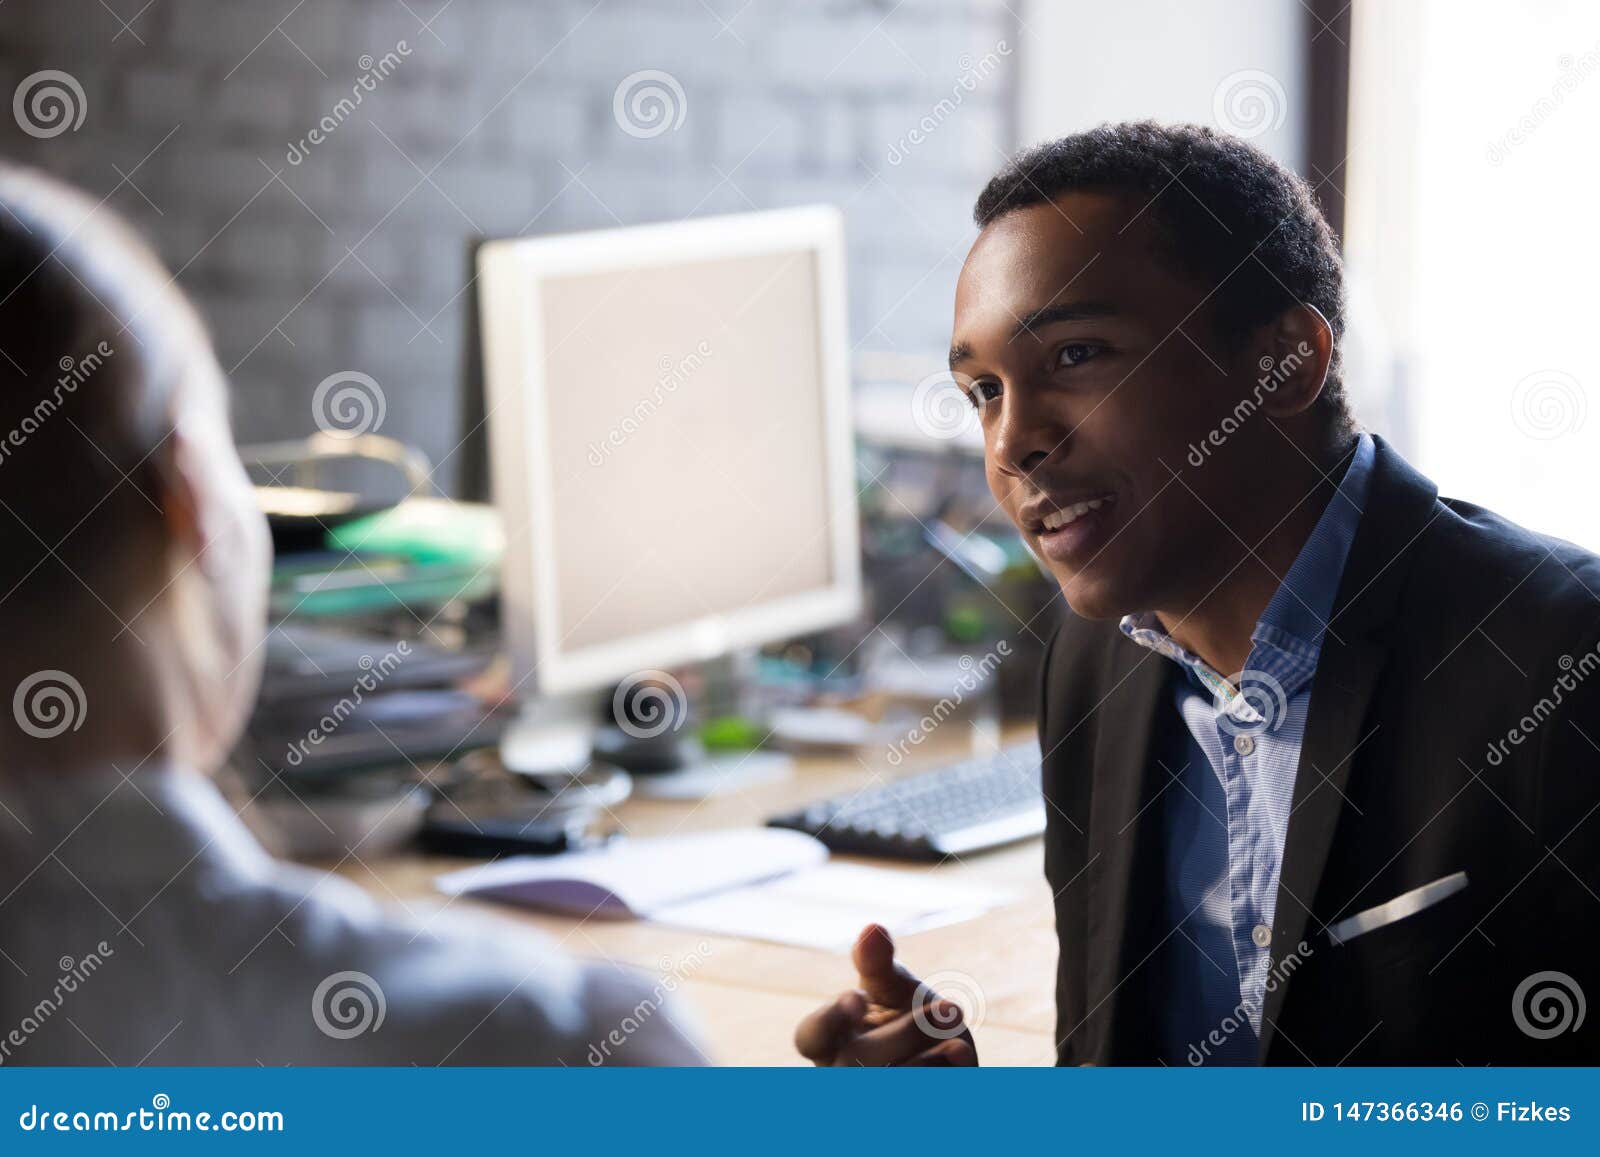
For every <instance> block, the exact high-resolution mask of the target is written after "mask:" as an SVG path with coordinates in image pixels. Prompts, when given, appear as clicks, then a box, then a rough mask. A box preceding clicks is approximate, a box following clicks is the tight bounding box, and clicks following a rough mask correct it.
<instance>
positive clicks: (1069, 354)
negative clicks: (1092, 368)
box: [1056, 341, 1100, 368]
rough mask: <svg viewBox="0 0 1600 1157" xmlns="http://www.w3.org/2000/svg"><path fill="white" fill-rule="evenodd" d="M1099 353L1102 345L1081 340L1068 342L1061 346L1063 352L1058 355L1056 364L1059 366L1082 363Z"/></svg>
mask: <svg viewBox="0 0 1600 1157" xmlns="http://www.w3.org/2000/svg"><path fill="white" fill-rule="evenodd" d="M1099 353H1100V347H1099V346H1097V345H1090V344H1089V343H1088V342H1081V341H1075V342H1068V343H1067V344H1066V345H1064V346H1062V347H1061V352H1060V353H1059V354H1057V355H1056V366H1057V367H1058V368H1059V367H1062V366H1076V365H1082V364H1083V363H1084V362H1086V361H1088V360H1089V359H1090V358H1093V357H1095V356H1097V355H1098V354H1099Z"/></svg>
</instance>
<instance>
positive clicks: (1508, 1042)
mask: <svg viewBox="0 0 1600 1157" xmlns="http://www.w3.org/2000/svg"><path fill="white" fill-rule="evenodd" d="M1330 627H1331V629H1330V630H1329V632H1328V634H1327V637H1326V639H1325V640H1324V642H1323V645H1322V654H1321V662H1320V664H1319V666H1318V668H1317V673H1316V677H1315V680H1314V682H1313V684H1312V691H1311V701H1310V708H1309V714H1308V718H1307V722H1306V731H1305V742H1304V746H1303V748H1302V751H1301V755H1300V764H1299V771H1298V774H1297V776H1296V779H1295V785H1294V802H1293V811H1292V814H1291V817H1290V820H1289V827H1288V833H1287V836H1286V838H1285V844H1284V854H1283V874H1282V880H1281V884H1280V887H1279V890H1278V901H1277V911H1276V916H1275V918H1274V925H1273V939H1272V962H1273V963H1272V972H1271V974H1270V975H1271V976H1272V977H1273V978H1274V982H1269V984H1268V993H1267V996H1266V1001H1265V1007H1264V1010H1263V1027H1262V1033H1261V1052H1260V1055H1261V1059H1262V1060H1263V1062H1265V1063H1268V1064H1308V1063H1315V1064H1319V1065H1324V1064H1337V1063H1340V1062H1343V1063H1347V1064H1391V1063H1393V1064H1423V1063H1426V1064H1445V1065H1449V1064H1455V1063H1456V1062H1458V1061H1459V1062H1462V1063H1464V1064H1469V1065H1472V1064H1484V1063H1490V1062H1492V1063H1494V1064H1497V1065H1504V1064H1514V1063H1515V1064H1549V1063H1571V1062H1576V1061H1582V1062H1585V1063H1590V1064H1593V1063H1596V1062H1600V1009H1597V1010H1588V1009H1587V1002H1588V1001H1589V1000H1600V956H1597V942H1600V651H1597V650H1596V647H1597V645H1600V559H1597V558H1596V557H1595V556H1594V555H1591V554H1589V553H1587V552H1585V551H1583V550H1580V549H1578V548H1577V547H1575V546H1572V545H1571V544H1569V543H1565V542H1560V541H1557V540H1554V539H1549V538H1543V537H1540V536H1538V535H1535V534H1533V533H1531V532H1529V531H1527V530H1524V529H1522V528H1521V527H1518V526H1516V525H1513V524H1512V523H1510V522H1507V521H1506V520H1505V519H1503V518H1500V517H1498V516H1496V515H1494V514H1491V513H1490V512H1488V511H1486V510H1482V509H1480V508H1478V507H1475V506H1471V505H1469V504H1467V503H1464V502H1457V501H1455V500H1453V499H1441V498H1439V496H1438V490H1437V488H1436V487H1435V486H1434V485H1433V484H1432V483H1430V482H1429V481H1428V480H1427V479H1426V478H1424V477H1422V476H1421V475H1420V474H1418V473H1417V472H1416V471H1415V470H1413V469H1412V468H1411V467H1410V466H1409V465H1408V464H1407V463H1406V462H1405V461H1404V460H1403V459H1401V457H1400V456H1399V455H1398V454H1396V453H1395V451H1394V450H1393V449H1392V448H1391V447H1389V446H1388V445H1386V444H1384V442H1383V441H1382V440H1381V439H1380V440H1378V442H1377V458H1376V462H1375V465H1374V472H1373V477H1372V481H1371V491H1370V497H1369V500H1368V504H1367V510H1366V513H1365V516H1364V517H1363V519H1362V522H1361V525H1360V528H1359V530H1358V532H1357V535H1356V539H1355V542H1354V544H1353V546H1352V547H1351V551H1350V555H1349V559H1348V562H1347V564H1346V566H1345V571H1344V575H1343V578H1342V580H1341V582H1340V586H1339V594H1338V598H1337V601H1336V603H1335V609H1334V613H1333V617H1332V619H1331V624H1330ZM1175 671H1176V668H1175V666H1174V665H1173V664H1172V663H1171V662H1170V661H1169V660H1167V659H1164V658H1163V657H1161V656H1160V655H1157V654H1154V653H1152V652H1150V651H1147V650H1145V649H1144V648H1142V647H1139V646H1137V645H1135V644H1134V643H1132V642H1131V641H1129V640H1128V639H1126V638H1124V637H1123V636H1122V634H1121V633H1120V631H1119V630H1118V629H1117V625H1116V624H1115V623H1113V622H1090V621H1087V620H1084V619H1080V618H1077V617H1076V616H1072V615H1068V616H1067V618H1066V621H1065V622H1063V623H1062V625H1061V626H1060V628H1059V629H1058V631H1057V633H1056V634H1055V636H1054V638H1053V639H1052V641H1051V643H1050V645H1049V647H1048V648H1047V649H1046V652H1045V658H1044V670H1043V698H1042V703H1041V711H1040V738H1041V742H1042V744H1043V749H1044V752H1045V757H1044V787H1045V796H1046V801H1047V809H1046V810H1047V812H1048V815H1049V823H1048V830H1047V832H1046V836H1045V871H1046V875H1047V876H1048V878H1049V881H1050V885H1051V889H1052V891H1053V892H1054V893H1055V914H1056V928H1057V933H1058V936H1059V939H1060V946H1061V957H1060V968H1059V973H1058V977H1057V985H1056V1003H1057V1018H1058V1021H1057V1030H1056V1039H1057V1041H1058V1042H1059V1043H1058V1055H1059V1060H1060V1061H1061V1063H1063V1064H1079V1063H1083V1062H1094V1063H1097V1064H1118V1063H1121V1064H1153V1063H1156V1061H1157V1060H1158V1056H1159V1053H1160V1052H1161V1042H1160V1040H1159V1037H1158V1033H1159V1031H1160V1027H1159V1026H1160V1017H1159V1012H1160V1009H1161V1006H1162V1001H1163V1000H1164V998H1165V989H1164V985H1163V982H1162V975H1163V969H1164V967H1165V963H1166V962H1165V957H1166V951H1165V950H1166V948H1167V946H1168V945H1169V944H1170V943H1171V940H1172V936H1173V930H1172V927H1171V921H1169V919H1168V917H1167V913H1166V911H1165V910H1164V902H1163V871H1164V853H1165V850H1164V848H1163V838H1162V800H1163V798H1164V796H1165V791H1166V788H1167V787H1168V785H1169V782H1170V780H1169V777H1168V776H1167V774H1166V773H1165V772H1164V771H1163V770H1161V769H1160V768H1159V767H1157V766H1156V760H1157V759H1158V758H1161V757H1162V754H1163V749H1164V748H1165V746H1166V745H1167V744H1175V743H1177V742H1178V741H1179V740H1181V732H1178V731H1177V730H1176V729H1178V728H1181V727H1182V726H1183V724H1182V721H1181V720H1180V719H1179V717H1178V714H1177V712H1176V710H1175V708H1174V707H1173V706H1172V698H1171V695H1170V694H1169V683H1168V679H1169V678H1170V677H1172V676H1173V675H1174V673H1175ZM1513 734H1514V735H1515V736H1516V738H1515V740H1513V739H1512V738H1511V736H1512V735H1513ZM1167 766H1169V767H1174V768H1175V767H1176V766H1177V765H1176V764H1173V763H1172V762H1171V761H1170V760H1168V761H1167ZM1173 790H1182V789H1179V788H1174V789H1173ZM1461 871H1464V872H1466V873H1467V881H1468V883H1467V887H1466V888H1465V889H1464V890H1462V891H1460V892H1457V893H1456V894H1455V895H1453V896H1451V897H1450V898H1448V899H1446V900H1444V901H1443V902H1441V903H1438V904H1436V905H1434V906H1432V907H1428V908H1426V909H1424V910H1423V911H1421V912H1418V913H1417V914H1415V915H1412V916H1410V917H1409V918H1406V919H1402V920H1399V921H1397V922H1394V923H1390V924H1387V925H1385V926H1383V927H1379V928H1377V929H1375V930H1373V931H1371V932H1368V933H1366V934H1365V935H1362V936H1358V937H1355V938H1353V939H1350V940H1348V941H1347V942H1345V943H1344V944H1343V945H1335V944H1334V943H1332V942H1331V941H1330V938H1329V936H1328V935H1327V929H1328V927H1329V925H1333V924H1337V923H1338V922H1339V921H1340V920H1342V919H1345V918H1347V917H1349V916H1351V915H1353V914H1355V913H1358V912H1361V911H1363V910H1365V909H1368V908H1371V907H1374V906H1376V905H1379V904H1382V903H1384V902H1385V901H1387V900H1390V899H1392V898H1394V897H1396V896H1398V895H1400V894H1402V893H1405V892H1408V891H1411V890H1412V889H1415V888H1417V887H1419V886H1421V885H1424V884H1427V883H1430V882H1432V881H1435V880H1438V879H1440V878H1442V877H1446V876H1449V875H1451V874H1453V873H1456V872H1461ZM1546 972H1555V973H1561V974H1564V977H1562V978H1555V977H1538V975H1537V974H1540V973H1546ZM1530 977H1533V978H1535V979H1533V980H1531V981H1530V980H1529V978H1530ZM1519 989H1521V993H1520V1002H1521V1007H1519V1008H1514V1007H1513V1000H1514V998H1516V997H1518V996H1519ZM1557 989H1559V990H1561V991H1563V992H1564V993H1565V994H1566V995H1565V1000H1566V1004H1565V1005H1563V1004H1562V997H1561V996H1559V995H1557V993H1556V990H1557ZM1580 1004H1581V1005H1582V1006H1583V1012H1584V1018H1583V1021H1582V1024H1581V1026H1575V1025H1574V1022H1576V1020H1577V1016H1578V1012H1579V1005H1580ZM1567 1010H1570V1012H1568V1011H1567ZM1563 1019H1565V1021H1566V1022H1567V1025H1568V1027H1567V1030H1566V1031H1561V1032H1558V1033H1556V1034H1555V1035H1545V1034H1547V1033H1548V1032H1549V1030H1550V1029H1552V1028H1554V1027H1556V1026H1557V1025H1559V1024H1560V1023H1561V1022H1562V1020H1563ZM1524 1026H1525V1027H1524ZM1528 1030H1531V1032H1530V1031H1528Z"/></svg>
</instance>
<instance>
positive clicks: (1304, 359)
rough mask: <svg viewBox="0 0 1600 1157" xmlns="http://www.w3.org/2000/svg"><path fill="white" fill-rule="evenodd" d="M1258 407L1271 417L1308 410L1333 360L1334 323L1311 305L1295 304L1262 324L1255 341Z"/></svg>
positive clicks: (1318, 393)
mask: <svg viewBox="0 0 1600 1157" xmlns="http://www.w3.org/2000/svg"><path fill="white" fill-rule="evenodd" d="M1255 349H1256V351H1257V352H1256V358H1257V363H1256V364H1257V367H1258V369H1259V370H1260V377H1259V378H1258V379H1257V381H1258V382H1259V383H1260V385H1261V399H1262V400H1261V408H1262V410H1264V411H1265V412H1266V413H1267V414H1268V415H1269V416H1271V417H1274V418H1289V417H1293V416H1294V415H1296V414H1303V413H1304V412H1305V411H1307V410H1309V409H1310V408H1311V407H1312V405H1313V404H1314V403H1315V402H1316V400H1317V399H1318V398H1319V397H1321V396H1322V387H1323V385H1324V384H1325V383H1326V382H1327V380H1328V367H1329V365H1331V364H1332V362H1333V327H1332V326H1331V325H1329V324H1328V319H1327V318H1325V317H1323V316H1322V311H1321V310H1320V309H1318V308H1317V307H1316V306H1314V305H1296V306H1291V307H1290V308H1288V309H1286V310H1284V311H1283V313H1282V314H1280V315H1279V316H1278V319H1277V320H1276V321H1275V322H1272V323H1270V324H1269V325H1266V326H1263V327H1262V328H1261V331H1260V334H1259V341H1258V342H1257V343H1256V345H1255Z"/></svg>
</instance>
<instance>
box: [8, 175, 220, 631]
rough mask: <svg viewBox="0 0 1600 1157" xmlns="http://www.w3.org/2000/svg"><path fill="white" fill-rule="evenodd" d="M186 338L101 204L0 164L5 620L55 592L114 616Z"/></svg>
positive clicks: (159, 279)
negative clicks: (117, 583) (114, 588)
mask: <svg viewBox="0 0 1600 1157" xmlns="http://www.w3.org/2000/svg"><path fill="white" fill-rule="evenodd" d="M197 340H200V341H203V338H201V337H200V331H199V328H198V325H197V323H196V322H195V321H194V319H193V315H192V313H190V312H189V311H188V309H187V307H186V306H185V305H184V304H183V302H182V299H181V297H180V296H179V295H178V294H177V293H176V291H175V290H173V289H172V288H171V287H170V285H168V283H167V278H166V277H165V275H164V274H163V272H162V270H161V267H160V265H159V263H158V262H157V261H156V260H155V258H154V257H153V255H151V253H150V252H149V250H148V249H146V248H145V247H144V245H143V244H141V243H140V242H139V241H138V240H137V239H136V238H135V237H134V236H133V235H132V234H131V233H130V232H128V231H127V230H126V228H124V227H123V226H122V225H121V224H120V223H119V222H118V221H117V220H116V218H115V216H114V215H113V214H111V213H110V212H109V211H108V210H106V209H105V208H104V207H100V206H96V205H95V204H94V203H93V202H91V201H89V200H88V199H87V198H85V197H83V196H82V195H81V194H79V193H77V192H76V191H74V190H72V189H69V188H67V187H65V186H63V185H60V184H58V183H56V182H54V181H51V180H49V179H48V178H45V177H43V176H41V175H39V174H37V173H34V172H31V171H28V170H22V169H17V168H14V167H9V166H8V167H4V168H0V595H3V596H4V601H3V602H0V614H3V615H4V619H5V621H6V622H7V624H8V627H10V628H17V629H20V630H23V631H28V630H29V629H30V628H32V627H42V626H44V625H46V622H47V621H48V620H49V619H51V618H54V616H53V615H51V614H50V613H49V611H48V608H54V610H55V611H56V612H57V613H59V611H60V610H61V609H62V608H63V607H64V606H69V605H70V606H73V607H78V608H81V610H82V613H84V614H86V615H88V616H90V617H91V618H94V619H99V618H101V617H102V616H105V615H107V614H119V615H123V616H124V617H126V611H125V610H124V609H123V608H125V606H126V604H127V603H128V602H129V601H130V600H129V599H128V598H127V597H124V594H123V593H122V592H121V591H111V590H110V588H111V587H112V586H113V583H114V580H120V581H123V582H125V581H126V579H127V578H128V577H130V576H131V575H132V574H134V573H136V572H137V570H138V569H139V568H137V567H135V568H133V570H130V569H129V563H130V560H131V559H132V558H137V557H140V556H145V557H146V559H147V563H146V569H148V556H149V554H150V553H151V552H152V551H154V550H155V549H156V547H157V543H158V534H157V532H159V529H160V512H159V486H158V483H157V474H158V472H159V470H160V468H161V458H160V451H161V449H162V447H163V446H164V445H165V444H166V442H167V439H168V438H169V437H170V435H171V434H172V431H173V404H174V398H175V393H176V382H177V379H178V377H179V376H180V375H181V374H182V373H184V371H185V364H186V363H187V362H188V361H189V360H191V359H192V358H193V357H194V356H196V354H195V351H194V350H193V348H192V347H193V344H194V343H195V342H196V341H197ZM202 348H203V347H202ZM108 593H109V594H111V596H112V597H108ZM127 593H128V594H131V593H133V592H127ZM146 597H148V595H147V596H146ZM85 604H86V605H85ZM107 621H111V620H109V619H108V620H107ZM49 625H51V627H52V629H55V630H60V629H61V627H62V624H61V623H60V622H59V621H57V622H55V623H52V624H49ZM82 625H83V626H85V627H87V626H88V624H82ZM103 625H104V624H103V623H102V624H100V626H102V627H103ZM115 629H117V628H116V627H115V626H113V630H115Z"/></svg>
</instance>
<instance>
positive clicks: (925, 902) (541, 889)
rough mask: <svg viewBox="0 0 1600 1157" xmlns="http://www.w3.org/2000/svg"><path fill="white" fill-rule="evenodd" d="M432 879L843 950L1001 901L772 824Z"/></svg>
mask: <svg viewBox="0 0 1600 1157" xmlns="http://www.w3.org/2000/svg"><path fill="white" fill-rule="evenodd" d="M436 884H437V886H438V888H439V889H440V890H441V891H443V892H445V893H446V894H448V895H453V896H459V895H470V896H479V897H482V898H485V899H490V900H498V901H501V902H503V903H509V904H518V905H522V906H525V907H532V908H541V909H545V910H548V911H556V912H565V913H569V914H572V915H576V916H579V917H585V918H587V917H595V916H599V917H609V918H620V919H627V918H630V917H632V918H637V919H648V920H652V921H654V922H656V923H659V924H670V925H672V926H674V927H678V928H688V929H692V930H695V931H700V932H710V933H714V934H717V935H722V936H735V937H744V938H748V939H756V940H769V941H773V942H775V943H780V944H796V945H801V946H803V947H808V948H820V949H828V950H843V949H845V948H848V947H849V946H850V944H851V942H852V941H853V940H854V939H855V937H856V934H857V933H858V932H860V930H861V928H862V926H863V925H865V924H870V923H878V924H882V925H883V926H884V927H886V928H888V929H889V931H890V932H891V933H895V934H898V935H909V934H911V933H914V932H920V931H923V930H925V929H928V928H934V927H939V926H941V925H944V924H953V923H957V922H959V921H961V920H968V919H971V918H972V917H974V916H976V915H978V914H979V913H981V912H983V911H985V910H987V909H988V908H991V907H993V906H994V905H996V904H999V903H1003V902H1005V901H1006V900H1007V899H1009V897H1007V896H1005V895H1002V894H999V893H997V892H995V891H994V890H991V889H978V888H974V887H972V886H971V885H964V884H960V885H958V884H954V883H952V882H950V881H947V880H945V879H942V878H941V877H940V876H939V875H938V874H936V873H932V872H927V871H906V870H899V869H892V868H878V867H868V866H865V865H858V864H843V863H832V862H830V861H829V859H828V849H827V848H826V847H824V846H823V845H822V843H821V842H819V841H818V840H815V839H813V838H812V837H810V836H808V835H805V834H804V833H801V832H791V831H786V830H783V829H778V828H748V829H746V828H739V829H732V830H727V831H719V832H707V833H703V834H697V835H687V836H667V837H661V838H655V839H636V840H635V839H630V840H620V841H618V842H617V843H615V844H612V845H609V846H608V847H605V848H601V849H597V850H594V851H586V852H574V853H569V854H567V855H561V856H516V857H512V858H510V859H505V860H500V861H497V862H495V863H491V864H483V865H479V866H477V867H472V868H465V869H462V870H460V871H456V872H450V873H448V874H446V875H444V876H441V877H439V879H438V880H437V881H436Z"/></svg>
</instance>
